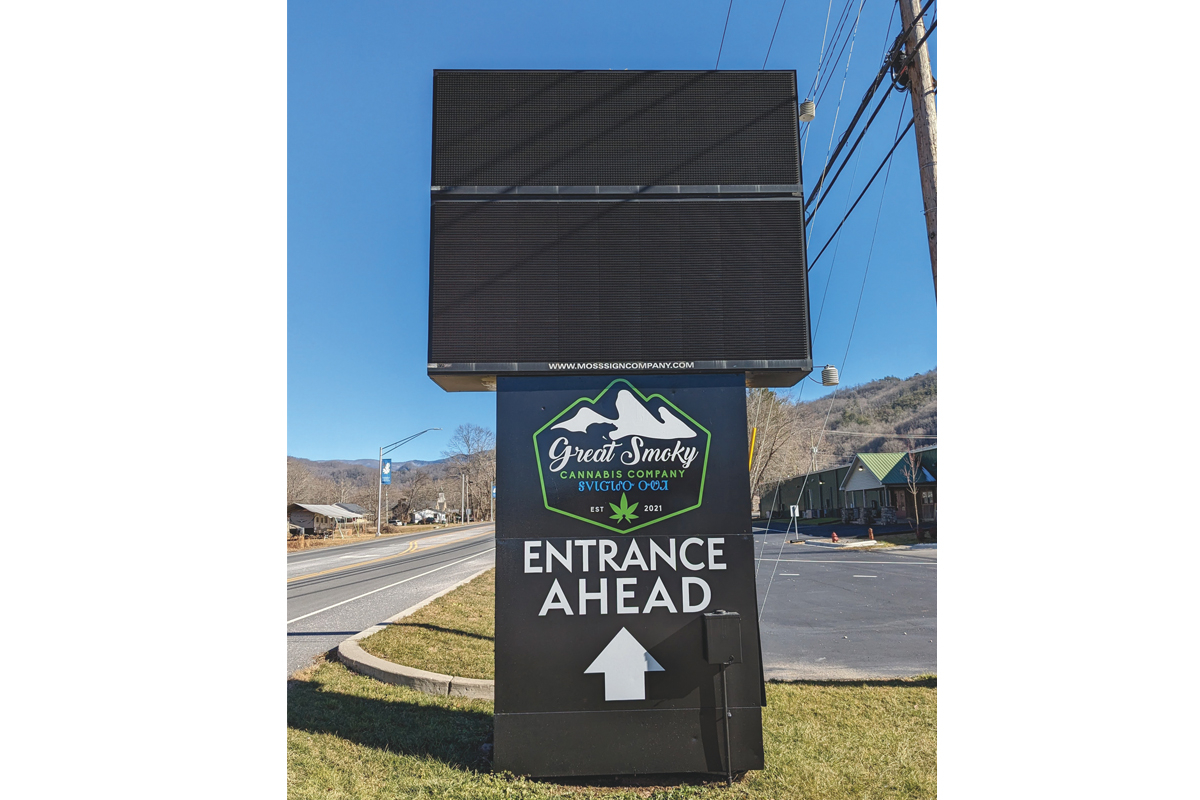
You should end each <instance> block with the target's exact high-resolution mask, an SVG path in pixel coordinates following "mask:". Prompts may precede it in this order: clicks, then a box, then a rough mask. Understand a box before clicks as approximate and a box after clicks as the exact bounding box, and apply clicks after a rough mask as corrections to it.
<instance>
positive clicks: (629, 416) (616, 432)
mask: <svg viewBox="0 0 1200 800" xmlns="http://www.w3.org/2000/svg"><path fill="white" fill-rule="evenodd" d="M616 405H617V418H616V419H609V418H608V417H606V416H604V415H603V414H599V413H597V412H596V411H594V410H593V409H591V408H586V407H585V408H581V409H579V411H578V412H577V413H576V414H575V416H573V417H571V418H570V419H568V420H566V421H565V422H560V423H558V424H557V425H555V426H554V427H553V428H552V429H551V430H556V429H558V428H562V429H564V430H568V431H573V432H575V433H587V430H588V428H590V427H592V426H593V425H597V424H607V425H615V426H616V427H615V428H614V429H613V430H612V431H611V432H609V434H608V438H609V439H611V440H612V441H614V442H615V441H617V440H619V439H624V438H625V437H626V436H641V437H642V438H644V439H693V438H695V436H696V432H695V431H694V430H692V429H691V428H689V427H688V426H687V425H685V424H684V422H683V420H681V419H679V417H677V416H675V415H674V414H672V413H671V412H670V411H669V410H668V409H667V407H666V406H660V407H659V409H658V414H659V416H660V417H662V419H656V418H655V417H654V414H652V413H651V412H650V409H648V408H647V407H646V406H645V404H643V403H642V402H640V401H639V400H638V399H637V398H636V397H634V396H633V392H631V391H629V390H628V389H622V390H621V391H620V392H618V393H617V403H616Z"/></svg>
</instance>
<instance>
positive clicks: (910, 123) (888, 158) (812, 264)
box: [808, 119, 914, 272]
mask: <svg viewBox="0 0 1200 800" xmlns="http://www.w3.org/2000/svg"><path fill="white" fill-rule="evenodd" d="M913 122H914V120H912V119H910V120H909V121H908V125H907V126H905V128H904V133H901V134H900V138H898V139H896V143H895V144H893V145H892V149H891V150H888V152H887V155H886V156H884V157H883V161H882V162H881V163H880V165H879V167H878V168H877V169H876V170H875V174H874V175H872V176H871V180H869V181H867V185H866V186H864V187H863V190H862V193H861V194H859V196H858V200H855V201H854V205H852V206H850V210H849V211H847V212H846V216H844V217H842V221H841V222H839V223H838V226H837V228H836V229H835V230H834V231H833V234H832V235H830V237H829V239H828V240H827V241H826V242H825V245H824V247H822V248H821V252H820V253H817V257H816V258H814V259H813V260H812V261H810V262H809V264H808V269H809V271H810V272H811V271H812V268H813V267H815V266H816V265H817V261H819V260H820V258H821V254H822V253H824V252H825V248H826V247H829V242H832V241H833V237H834V236H837V232H838V231H840V230H841V229H842V226H843V225H845V224H846V220H847V219H848V218H849V217H850V215H851V214H853V213H854V209H855V208H856V207H857V206H858V201H859V200H862V199H863V195H865V194H866V193H867V189H870V188H871V183H872V182H874V180H875V178H876V177H878V175H879V173H880V172H881V171H882V170H883V168H884V167H885V166H887V164H888V162H889V161H891V159H892V153H895V152H896V148H897V147H899V146H900V142H901V141H902V140H903V139H904V137H905V136H907V135H908V132H909V130H911V129H912V126H913Z"/></svg>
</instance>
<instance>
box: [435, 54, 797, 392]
mask: <svg viewBox="0 0 1200 800" xmlns="http://www.w3.org/2000/svg"><path fill="white" fill-rule="evenodd" d="M433 83H434V85H433V89H434V109H433V112H434V113H433V132H432V146H433V148H432V149H433V153H432V155H433V159H432V172H431V183H430V203H431V209H430V250H429V281H430V289H431V291H430V295H429V301H430V305H429V351H428V367H427V369H428V374H429V376H430V378H432V379H433V380H434V381H436V382H437V383H438V385H440V386H442V387H443V388H444V389H446V390H447V391H489V390H492V389H494V388H495V385H496V376H498V375H510V376H521V375H527V376H533V375H547V376H558V375H596V374H605V375H612V376H614V377H616V376H619V375H625V376H630V375H661V374H712V373H721V372H723V373H729V374H734V373H741V374H743V376H744V378H745V380H746V385H747V386H792V385H794V384H795V383H796V382H797V381H798V380H800V379H801V378H803V377H804V376H805V375H807V374H809V373H810V372H811V371H812V352H811V336H810V331H809V327H810V326H809V319H808V318H809V310H808V271H807V265H806V262H805V251H806V244H805V231H804V204H805V201H804V187H803V181H802V179H801V178H802V176H801V169H800V166H801V164H800V147H799V138H798V127H797V126H798V124H799V122H798V119H799V118H798V116H797V115H798V105H797V100H798V97H797V94H796V74H795V72H794V71H792V70H784V71H769V70H753V71H745V72H735V71H715V70H710V71H616V72H614V71H566V70H550V71H541V70H480V71H475V70H438V71H436V72H435V73H434V81H433Z"/></svg>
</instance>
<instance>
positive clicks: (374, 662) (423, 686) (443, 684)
mask: <svg viewBox="0 0 1200 800" xmlns="http://www.w3.org/2000/svg"><path fill="white" fill-rule="evenodd" d="M489 569H493V568H492V567H485V568H484V569H481V570H479V571H478V572H476V573H475V574H474V575H471V576H469V577H467V578H464V579H463V580H461V581H459V582H458V583H456V584H454V585H453V586H449V587H447V588H445V589H443V590H442V591H440V592H438V593H437V594H435V595H432V596H430V597H426V598H425V599H424V600H422V601H421V602H419V603H417V604H416V605H415V606H412V607H411V608H406V609H404V610H403V611H401V612H400V613H399V614H397V615H395V616H394V617H389V618H388V619H387V620H385V621H384V622H382V623H380V624H379V625H372V626H371V627H370V628H367V629H366V630H365V631H361V632H359V633H356V634H354V635H353V636H351V637H350V638H349V639H347V640H346V641H344V642H342V643H341V644H339V645H338V647H337V655H338V660H339V661H341V662H342V663H343V664H345V665H346V666H347V667H349V668H350V669H352V670H354V671H355V672H357V673H360V674H362V675H367V676H370V677H372V678H374V679H375V680H377V681H382V682H383V683H391V684H395V685H397V686H407V687H408V688H410V689H415V690H416V691H418V692H424V693H425V694H432V695H437V696H441V697H471V698H475V699H477V700H494V699H495V697H496V682H495V681H489V680H481V679H479V678H460V677H458V676H457V675H443V674H442V673H440V672H427V671H426V670H423V669H416V668H415V667H406V666H404V665H403V664H393V663H392V662H391V661H386V660H384V659H382V658H379V657H378V656H373V655H371V654H370V653H368V652H367V651H366V650H363V649H362V648H361V647H360V646H359V644H358V642H359V640H361V639H365V638H366V637H368V636H370V635H371V634H373V633H376V632H378V631H381V630H383V629H384V628H386V627H387V626H388V625H390V624H392V623H394V622H398V621H400V620H402V619H404V618H405V617H408V616H411V615H412V614H415V613H416V612H417V611H419V610H421V609H422V608H424V607H425V606H427V605H429V604H430V603H432V602H433V601H434V600H437V599H438V598H439V597H442V596H444V595H447V594H450V592H453V591H454V590H455V589H457V588H458V587H460V586H462V585H464V584H466V583H470V582H471V581H473V580H475V579H476V578H478V577H479V576H480V575H482V574H483V573H485V572H487V571H488V570H489Z"/></svg>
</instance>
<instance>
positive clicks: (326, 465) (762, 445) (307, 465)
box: [287, 370, 937, 519]
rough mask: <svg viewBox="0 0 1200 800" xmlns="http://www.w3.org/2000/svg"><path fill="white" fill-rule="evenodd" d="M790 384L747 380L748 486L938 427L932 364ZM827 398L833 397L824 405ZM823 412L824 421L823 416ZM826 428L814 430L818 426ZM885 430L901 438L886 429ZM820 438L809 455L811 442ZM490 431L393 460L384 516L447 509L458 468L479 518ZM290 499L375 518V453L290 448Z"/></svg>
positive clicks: (913, 442) (453, 501) (911, 440)
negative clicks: (302, 453)
mask: <svg viewBox="0 0 1200 800" xmlns="http://www.w3.org/2000/svg"><path fill="white" fill-rule="evenodd" d="M799 389H800V387H799V386H796V387H794V388H792V389H791V390H784V391H776V390H773V389H752V390H750V391H748V392H747V393H746V395H747V396H746V411H747V420H746V424H747V427H746V441H747V442H749V441H750V436H751V433H752V430H753V429H754V428H755V427H757V429H758V432H757V434H756V435H755V445H754V462H753V464H752V467H751V470H750V488H751V494H760V493H761V489H762V487H763V486H765V485H767V484H770V483H773V482H775V481H778V480H782V479H786V478H790V477H792V476H794V475H799V474H802V473H804V472H807V471H808V470H809V469H812V468H816V469H824V468H826V467H832V466H836V465H838V464H844V463H846V462H848V461H849V460H850V459H851V458H852V457H853V456H854V454H855V453H889V452H902V451H905V450H908V449H909V448H910V447H923V446H926V445H931V444H936V443H937V440H936V439H929V438H922V436H930V435H936V434H937V370H930V371H929V372H926V373H924V374H918V375H913V376H912V377H911V378H907V379H904V380H901V379H900V378H895V377H891V376H889V377H886V378H880V379H879V380H875V381H871V382H870V383H864V384H861V385H859V386H849V387H846V388H839V389H838V391H837V392H835V393H834V394H833V395H831V396H829V397H824V398H820V399H817V400H806V401H801V402H796V400H795V399H794V398H795V397H796V396H798V395H800V391H799ZM831 404H832V405H831ZM826 419H828V423H827V424H826ZM823 425H824V427H825V434H824V436H821V429H822V426H823ZM872 434H890V435H892V436H902V437H907V438H887V437H884V436H877V435H872ZM814 446H816V447H817V453H816V457H815V462H814V458H813V453H812V448H813V447H814ZM495 448H496V444H495V435H494V434H493V433H492V431H491V430H489V429H487V428H482V427H480V426H477V425H462V426H459V428H458V429H457V430H456V431H455V433H454V436H453V437H451V440H450V442H448V447H447V450H446V451H445V453H444V454H445V456H446V457H445V458H443V459H442V460H440V461H433V462H424V461H407V462H393V464H392V484H391V486H390V487H386V492H387V499H388V503H387V505H388V506H390V507H391V509H392V510H391V512H390V513H389V514H388V516H389V517H392V516H401V517H403V516H404V515H405V514H406V513H407V512H408V511H409V510H419V509H425V508H434V507H435V504H436V502H437V496H438V493H439V492H442V493H444V494H445V495H446V505H447V507H448V509H449V510H456V509H458V507H459V504H460V491H461V488H460V486H461V484H460V479H459V475H460V474H461V473H466V474H467V475H468V476H469V480H470V499H469V500H468V506H469V507H470V508H472V509H474V510H475V519H483V518H484V517H485V516H486V514H487V510H488V506H489V501H490V499H491V498H490V496H489V495H490V489H491V481H492V480H493V478H494V477H495V469H496V449H495ZM287 468H288V502H289V503H357V504H358V505H360V506H362V507H363V508H365V509H367V511H368V516H369V517H370V518H371V519H374V515H375V504H376V486H377V482H378V480H379V468H378V462H376V461H372V460H370V459H359V460H357V461H309V460H307V459H302V458H293V457H291V456H288V459H287Z"/></svg>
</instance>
